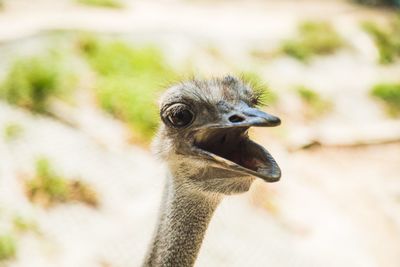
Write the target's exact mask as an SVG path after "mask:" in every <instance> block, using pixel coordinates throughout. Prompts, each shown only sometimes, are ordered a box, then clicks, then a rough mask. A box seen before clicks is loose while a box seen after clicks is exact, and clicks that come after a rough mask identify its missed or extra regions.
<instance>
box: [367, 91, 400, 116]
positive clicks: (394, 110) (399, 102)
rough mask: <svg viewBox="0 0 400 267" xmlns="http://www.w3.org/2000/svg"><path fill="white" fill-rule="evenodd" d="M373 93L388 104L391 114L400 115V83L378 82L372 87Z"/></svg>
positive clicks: (387, 108)
mask: <svg viewBox="0 0 400 267" xmlns="http://www.w3.org/2000/svg"><path fill="white" fill-rule="evenodd" d="M370 93H371V95H372V96H373V97H374V98H376V99H378V100H380V101H381V102H382V103H384V105H385V106H386V110H387V112H388V114H389V115H391V116H399V115H400V83H382V84H377V85H375V86H374V87H373V88H372V89H371V92H370Z"/></svg>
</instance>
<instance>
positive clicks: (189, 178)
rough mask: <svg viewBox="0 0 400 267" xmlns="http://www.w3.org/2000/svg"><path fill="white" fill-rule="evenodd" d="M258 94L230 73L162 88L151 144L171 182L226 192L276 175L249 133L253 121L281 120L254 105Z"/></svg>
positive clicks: (270, 160) (272, 123)
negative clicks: (158, 122)
mask: <svg viewBox="0 0 400 267" xmlns="http://www.w3.org/2000/svg"><path fill="white" fill-rule="evenodd" d="M259 97H260V94H259V93H257V92H256V91H254V90H252V88H250V87H249V86H248V85H246V84H245V83H244V82H242V81H240V80H238V79H236V78H233V77H231V76H227V77H225V78H223V79H213V80H206V81H203V80H201V81H198V80H192V81H189V82H183V83H181V84H179V85H176V86H173V87H171V88H170V89H168V90H167V91H166V92H165V94H164V95H163V97H162V98H161V103H160V104H161V106H160V116H161V119H162V121H163V125H162V126H161V127H160V130H159V132H158V135H157V138H156V141H155V143H154V146H155V150H156V152H157V154H159V155H160V156H161V158H162V159H163V160H164V161H166V162H167V165H168V167H169V170H170V172H171V174H172V177H173V180H174V182H175V183H177V184H179V185H185V186H187V187H188V188H190V189H193V190H196V191H200V192H204V193H220V194H225V195H229V194H235V193H241V192H245V191H248V190H249V188H250V185H251V183H252V182H253V181H254V179H255V178H257V177H258V178H261V179H263V180H264V181H266V182H276V181H278V180H279V178H280V176H281V171H280V169H279V167H278V165H277V164H276V162H275V160H274V159H273V158H272V156H271V155H270V154H269V153H268V151H267V150H266V149H264V148H263V147H262V146H260V145H258V144H256V143H255V142H253V141H252V140H250V138H249V136H248V129H249V128H250V127H251V126H258V127H272V126H277V125H279V124H280V119H279V118H277V117H275V116H272V115H270V114H267V113H265V112H262V111H260V110H258V109H256V108H255V106H256V105H257V104H258V103H257V102H258V101H259Z"/></svg>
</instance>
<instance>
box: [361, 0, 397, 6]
mask: <svg viewBox="0 0 400 267" xmlns="http://www.w3.org/2000/svg"><path fill="white" fill-rule="evenodd" d="M354 2H356V3H360V4H364V5H371V6H397V7H400V1H399V0H354Z"/></svg>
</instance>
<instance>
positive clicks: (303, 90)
mask: <svg viewBox="0 0 400 267" xmlns="http://www.w3.org/2000/svg"><path fill="white" fill-rule="evenodd" d="M296 92H297V94H298V96H299V97H300V99H301V100H302V101H303V103H305V104H306V105H307V110H306V116H307V117H311V118H313V117H317V116H320V115H323V114H326V113H327V112H329V111H330V110H331V109H332V102H331V101H329V100H328V99H324V98H323V97H321V96H320V95H319V94H318V93H317V92H315V91H314V90H312V89H310V88H308V87H305V86H298V87H297V88H296Z"/></svg>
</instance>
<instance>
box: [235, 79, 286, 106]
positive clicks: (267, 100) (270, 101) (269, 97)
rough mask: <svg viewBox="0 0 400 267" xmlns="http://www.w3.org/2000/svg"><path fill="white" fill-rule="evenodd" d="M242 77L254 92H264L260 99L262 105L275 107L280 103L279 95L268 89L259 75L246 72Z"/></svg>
mask: <svg viewBox="0 0 400 267" xmlns="http://www.w3.org/2000/svg"><path fill="white" fill-rule="evenodd" d="M240 76H241V78H242V79H243V80H244V81H245V82H247V83H249V84H250V85H251V87H252V88H253V89H254V90H261V91H262V92H263V95H262V96H261V99H260V100H261V103H260V104H261V105H264V104H265V105H274V104H276V103H277V102H278V100H279V97H278V94H277V93H276V92H274V91H272V90H271V89H270V88H268V86H267V85H266V83H265V81H264V80H263V79H262V78H261V76H260V75H259V74H257V73H255V72H244V73H242V74H241V75H240Z"/></svg>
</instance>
